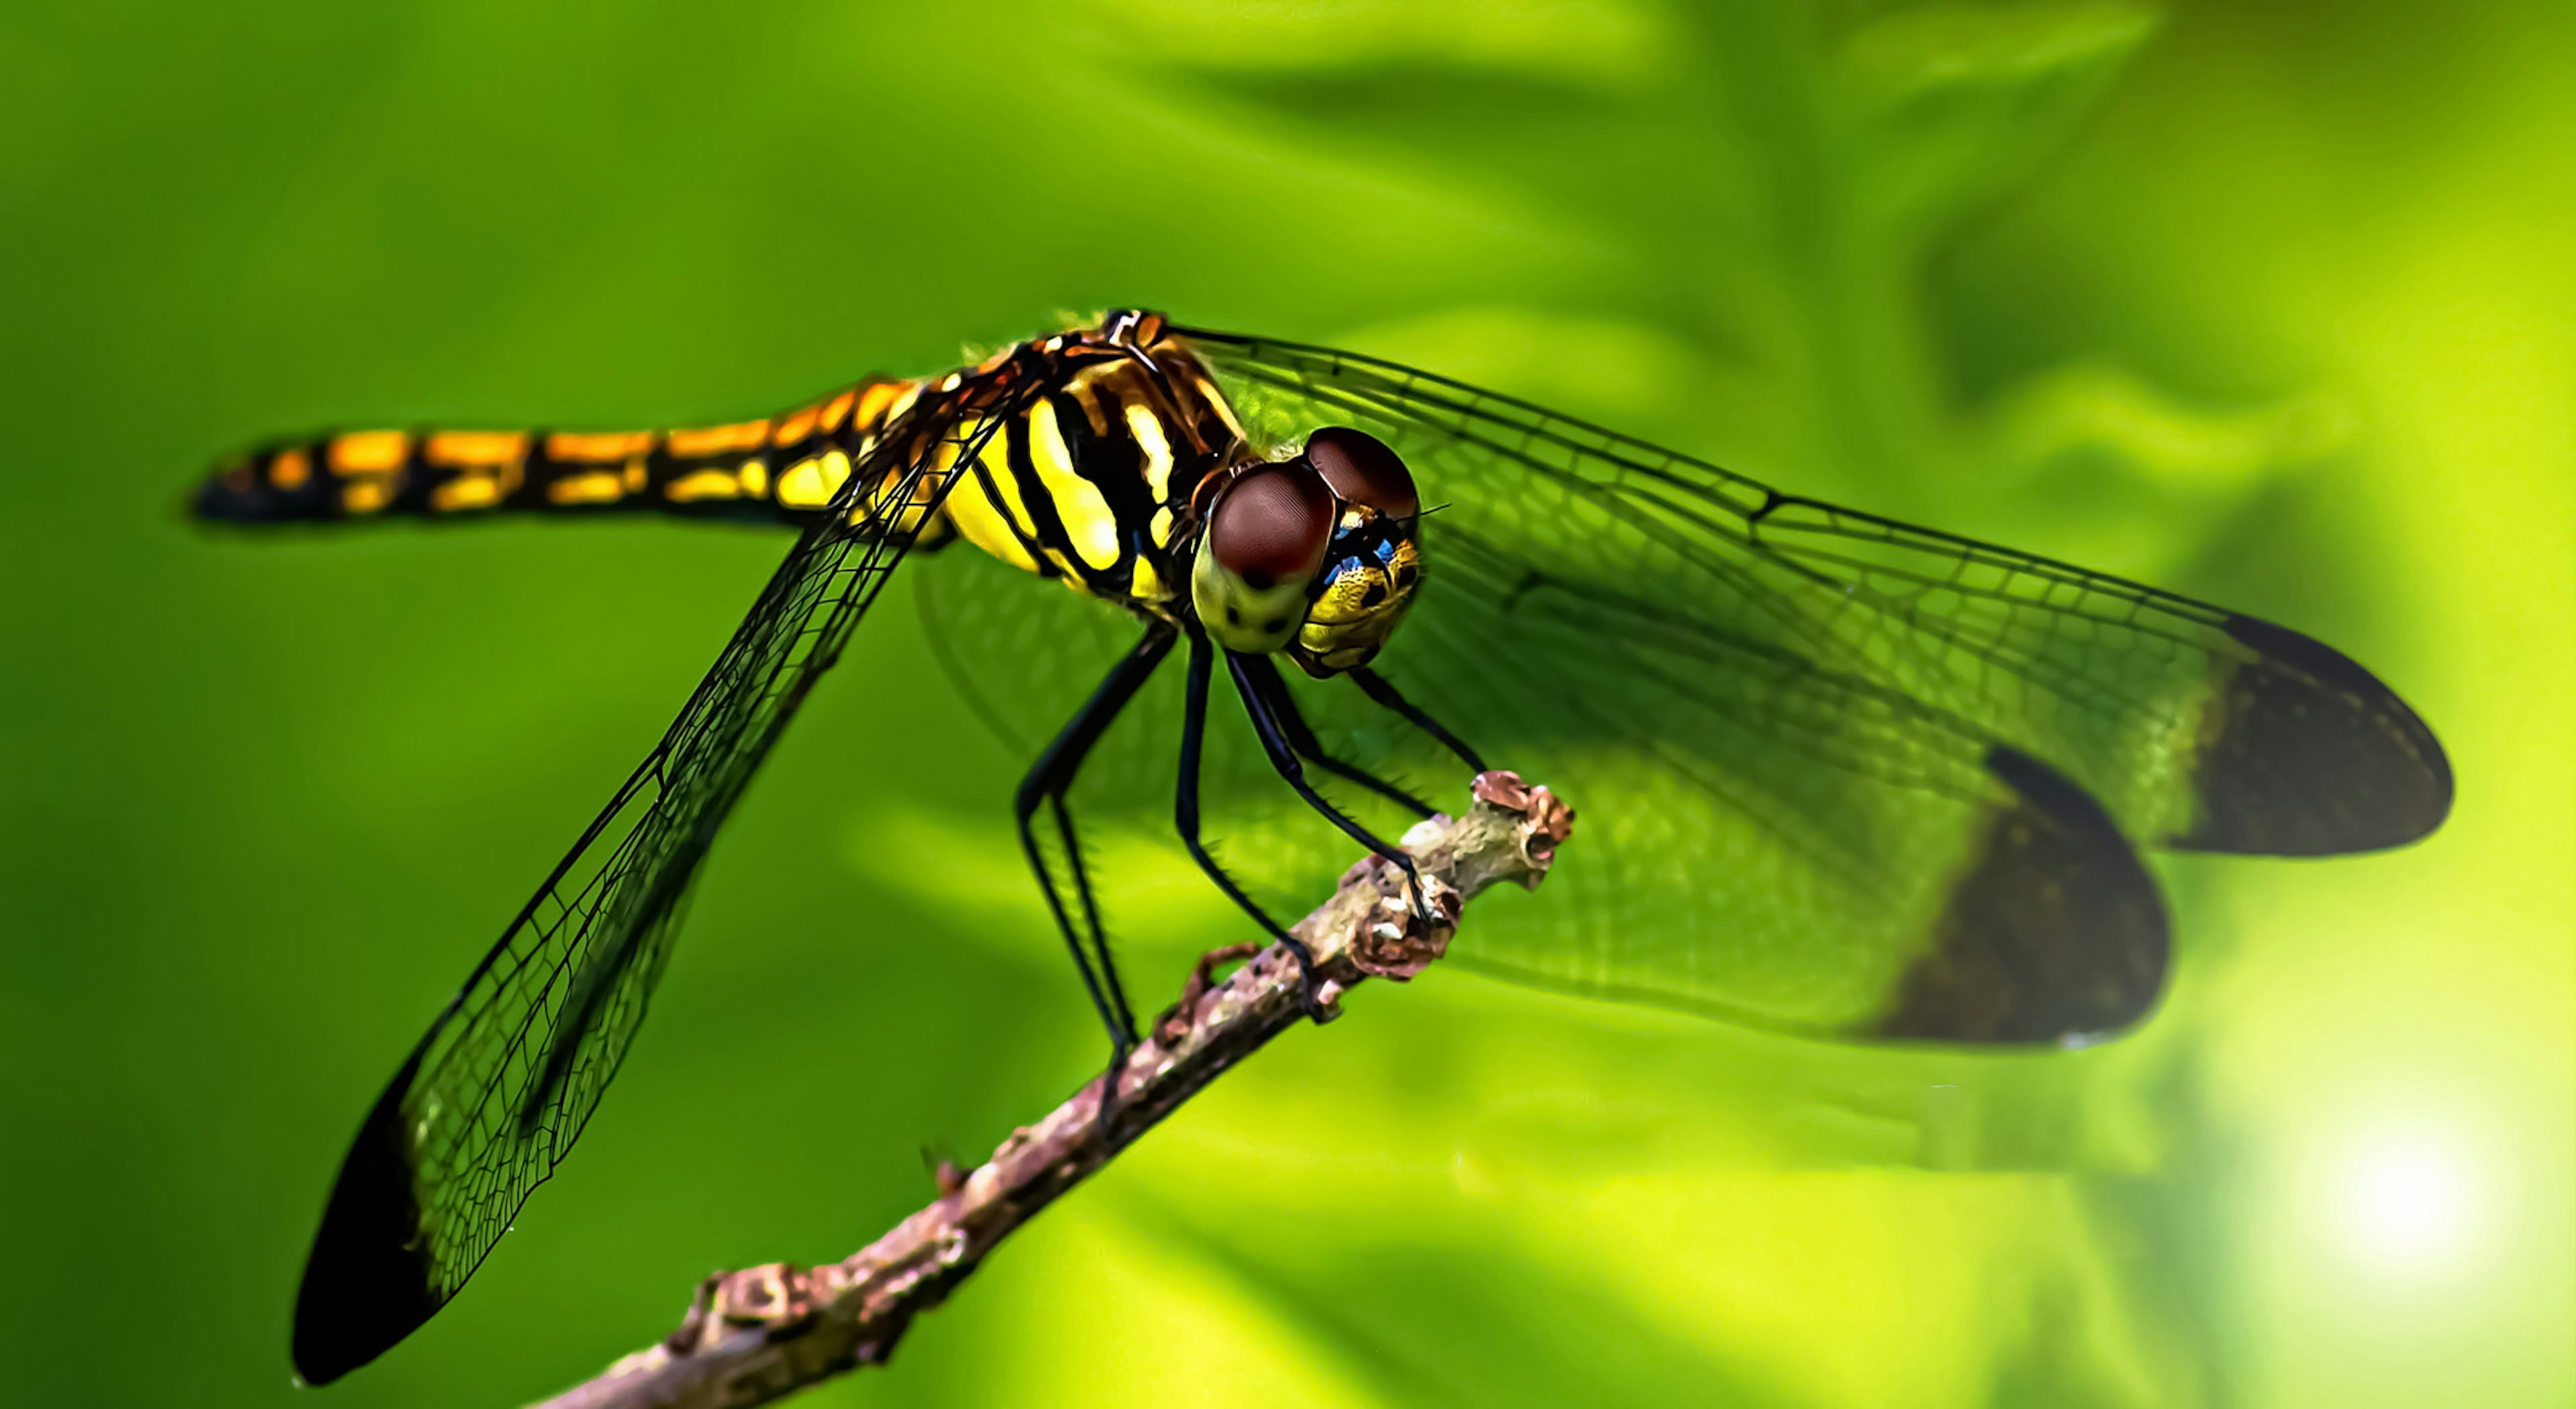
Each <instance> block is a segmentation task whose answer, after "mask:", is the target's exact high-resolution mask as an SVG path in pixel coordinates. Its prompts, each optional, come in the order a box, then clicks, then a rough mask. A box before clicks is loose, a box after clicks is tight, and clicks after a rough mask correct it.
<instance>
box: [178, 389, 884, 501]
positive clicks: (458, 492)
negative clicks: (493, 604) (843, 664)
mask: <svg viewBox="0 0 2576 1409" xmlns="http://www.w3.org/2000/svg"><path fill="white" fill-rule="evenodd" d="M919 392H920V383H918V382H911V381H879V382H869V383H864V384H862V385H860V386H856V387H852V388H849V389H848V390H845V391H843V392H840V393H839V394H837V395H835V396H832V397H830V398H827V399H825V400H823V401H818V402H815V403H814V404H812V405H810V406H804V407H800V408H798V409H796V410H794V411H790V412H787V413H785V414H782V415H778V416H772V417H768V418H765V419H762V420H757V421H742V422H737V423H735V424H732V425H724V426H704V427H698V428H695V429H686V430H671V431H610V432H582V431H454V430H432V431H402V430H367V431H349V432H343V433H341V434H338V435H331V436H324V437H320V438H316V439H307V440H292V441H282V442H278V443H275V444H271V445H268V446H264V447H262V448H260V449H259V450H257V451H254V452H252V453H251V454H249V455H246V456H244V457H242V458H241V459H239V460H237V461H234V462H233V463H231V464H228V465H226V466H224V467H223V468H221V469H219V470H217V471H216V472H215V473H214V474H213V475H212V476H211V477H209V478H208V479H207V480H206V482H205V483H204V484H203V485H202V486H201V487H200V488H199V489H198V491H197V496H196V500H195V505H194V507H195V512H196V514H197V516H198V517H199V518H204V519H217V520H223V521H227V522H233V523H292V522H305V521H317V520H333V521H336V520H354V519H370V518H381V517H386V516H420V517H429V518H449V517H468V516H475V515H482V514H491V513H502V512H529V513H595V512H601V511H617V510H624V511H634V510H650V511H654V512H660V513H670V514H684V515H688V516H691V517H698V518H733V519H747V520H755V521H772V522H787V523H798V524H801V523H803V522H805V521H806V520H808V519H810V518H812V517H813V516H814V515H815V514H817V513H818V512H819V511H820V510H821V509H822V508H823V506H824V505H825V504H826V503H828V502H829V501H830V500H831V497H832V495H833V494H834V493H836V492H838V491H839V490H840V488H841V485H842V483H843V482H844V481H845V480H847V479H848V478H849V476H850V472H851V467H852V465H853V463H855V462H858V461H862V460H864V459H865V457H866V455H867V453H868V451H869V450H870V449H872V448H873V447H874V444H875V440H876V437H877V435H878V434H879V433H880V432H881V431H882V430H883V428H884V427H885V426H886V425H887V424H888V423H889V422H890V421H892V420H893V419H894V418H895V417H896V416H899V415H900V414H902V412H903V411H904V410H905V409H907V408H909V407H910V406H911V405H912V403H913V401H914V400H915V398H916V397H917V396H918V394H919Z"/></svg>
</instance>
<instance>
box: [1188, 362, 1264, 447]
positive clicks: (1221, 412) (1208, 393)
mask: <svg viewBox="0 0 2576 1409" xmlns="http://www.w3.org/2000/svg"><path fill="white" fill-rule="evenodd" d="M1190 380H1191V381H1192V382H1195V383H1196V384H1197V385H1198V389H1199V395H1201V396H1203V397H1205V398H1207V404H1208V405H1210V406H1213V407H1215V408H1216V415H1217V419H1218V420H1221V421H1223V422H1225V428H1226V429H1227V430H1229V431H1231V432H1233V433H1234V438H1235V439H1236V440H1248V439H1250V437H1249V436H1246V435H1245V434H1244V433H1243V422H1241V421H1238V420H1236V419H1235V418H1234V407H1232V406H1230V405H1228V404H1227V403H1226V399H1225V393H1224V392H1221V391H1219V390H1217V389H1216V383H1214V382H1212V381H1209V380H1208V379H1207V378H1206V377H1205V376H1193V377H1191V378H1190Z"/></svg>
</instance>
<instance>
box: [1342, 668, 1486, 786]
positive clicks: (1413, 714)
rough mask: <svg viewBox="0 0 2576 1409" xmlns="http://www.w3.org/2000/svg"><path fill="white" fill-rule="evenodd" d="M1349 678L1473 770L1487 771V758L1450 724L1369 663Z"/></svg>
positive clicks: (1363, 692) (1364, 692) (1351, 673)
mask: <svg viewBox="0 0 2576 1409" xmlns="http://www.w3.org/2000/svg"><path fill="white" fill-rule="evenodd" d="M1350 677H1351V680H1352V681H1353V682H1354V683H1356V684H1357V685H1358V686H1359V687H1360V692H1361V693H1362V694H1365V695H1367V696H1368V697H1369V698H1370V699H1373V700H1375V701H1377V702H1378V703H1379V704H1380V705H1382V706H1384V707H1386V708H1388V709H1391V710H1393V711H1395V712H1396V713H1397V714H1400V715H1403V716H1404V718H1405V720H1406V722H1408V723H1410V724H1411V725H1412V726H1413V727H1414V728H1416V729H1419V730H1421V731H1422V732H1423V733H1425V734H1428V735H1430V736H1431V737H1432V739H1433V740H1435V741H1437V742H1438V743H1439V745H1440V746H1441V747H1442V748H1445V749H1447V750H1449V751H1450V752H1451V753H1454V754H1456V755H1458V757H1459V759H1460V761H1462V762H1464V763H1465V764H1466V765H1467V766H1468V767H1469V768H1470V769H1472V770H1474V771H1476V772H1478V773H1482V772H1484V771H1485V760H1483V759H1481V758H1478V757H1477V756H1476V751H1475V750H1474V749H1471V748H1469V747H1467V745H1466V742H1465V741H1464V740H1462V739H1460V738H1459V737H1458V736H1457V735H1455V734H1452V733H1450V732H1449V730H1448V729H1447V727H1445V726H1444V725H1442V724H1441V722H1440V721H1439V720H1437V719H1434V718H1432V717H1431V716H1430V715H1429V714H1428V713H1426V712H1425V711H1424V710H1423V708H1422V707H1421V706H1420V705H1417V704H1415V703H1414V702H1413V701H1411V700H1408V699H1406V698H1405V697H1404V696H1403V694H1402V693H1400V692H1399V691H1397V689H1396V688H1395V686H1394V685H1392V684H1390V683H1388V681H1387V678H1386V677H1385V676H1383V675H1380V674H1378V673H1377V672H1376V671H1374V670H1371V669H1369V668H1368V667H1366V666H1362V667H1360V668H1359V669H1357V670H1354V671H1352V672H1350Z"/></svg>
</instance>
